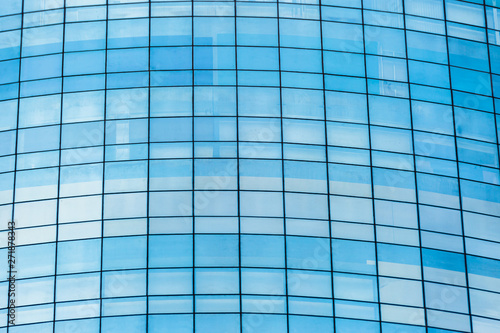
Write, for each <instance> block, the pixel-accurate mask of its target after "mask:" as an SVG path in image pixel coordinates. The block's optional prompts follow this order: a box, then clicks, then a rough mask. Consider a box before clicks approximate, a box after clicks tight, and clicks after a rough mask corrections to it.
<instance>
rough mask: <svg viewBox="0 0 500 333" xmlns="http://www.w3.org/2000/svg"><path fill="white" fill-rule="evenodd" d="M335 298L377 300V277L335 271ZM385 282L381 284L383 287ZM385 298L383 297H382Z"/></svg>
mask: <svg viewBox="0 0 500 333" xmlns="http://www.w3.org/2000/svg"><path fill="white" fill-rule="evenodd" d="M333 285H334V295H335V298H342V299H352V300H357V301H366V302H376V301H377V297H378V296H377V279H376V277H373V276H366V275H355V274H343V273H334V275H333ZM382 286H383V284H382V285H381V288H382ZM382 300H383V299H382Z"/></svg>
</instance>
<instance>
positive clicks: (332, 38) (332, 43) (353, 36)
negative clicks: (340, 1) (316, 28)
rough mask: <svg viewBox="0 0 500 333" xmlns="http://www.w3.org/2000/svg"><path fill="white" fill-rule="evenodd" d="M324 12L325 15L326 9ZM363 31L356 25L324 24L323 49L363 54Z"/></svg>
mask: <svg viewBox="0 0 500 333" xmlns="http://www.w3.org/2000/svg"><path fill="white" fill-rule="evenodd" d="M325 8H327V7H325ZM322 11H323V13H324V12H325V9H324V8H323V9H322ZM324 19H325V18H324ZM362 29H363V28H362V27H361V26H358V25H354V24H345V23H337V22H323V48H324V49H325V50H334V51H347V52H358V53H360V52H363V30H362Z"/></svg>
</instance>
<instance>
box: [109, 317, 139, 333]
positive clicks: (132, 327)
mask: <svg viewBox="0 0 500 333" xmlns="http://www.w3.org/2000/svg"><path fill="white" fill-rule="evenodd" d="M145 329H146V316H130V317H115V318H103V320H102V324H101V330H103V331H106V332H109V333H118V332H120V333H140V332H144V330H145Z"/></svg>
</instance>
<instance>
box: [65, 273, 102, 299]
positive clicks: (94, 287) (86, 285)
mask: <svg viewBox="0 0 500 333" xmlns="http://www.w3.org/2000/svg"><path fill="white" fill-rule="evenodd" d="M99 281H100V276H99V273H89V274H75V275H62V276H58V277H57V280H56V286H57V288H56V301H58V302H62V301H70V300H81V299H91V298H99V286H100V283H99Z"/></svg>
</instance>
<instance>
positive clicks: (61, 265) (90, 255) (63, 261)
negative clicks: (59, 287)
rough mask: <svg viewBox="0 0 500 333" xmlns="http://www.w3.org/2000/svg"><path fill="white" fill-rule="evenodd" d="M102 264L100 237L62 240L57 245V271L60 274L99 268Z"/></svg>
mask: <svg viewBox="0 0 500 333" xmlns="http://www.w3.org/2000/svg"><path fill="white" fill-rule="evenodd" d="M100 265H101V241H100V240H99V239H95V240H80V241H72V242H60V243H58V245H57V272H58V273H60V274H65V273H79V272H88V271H94V270H99V269H100Z"/></svg>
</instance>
